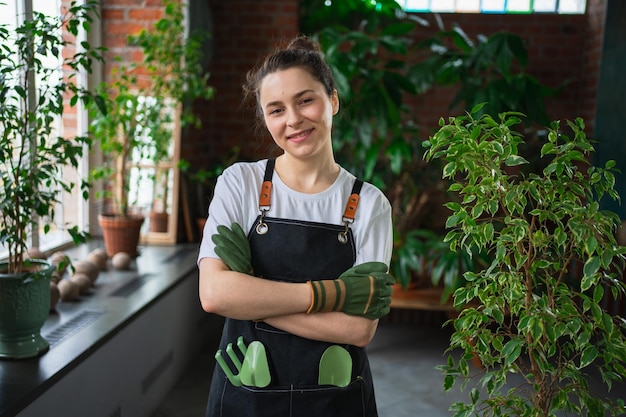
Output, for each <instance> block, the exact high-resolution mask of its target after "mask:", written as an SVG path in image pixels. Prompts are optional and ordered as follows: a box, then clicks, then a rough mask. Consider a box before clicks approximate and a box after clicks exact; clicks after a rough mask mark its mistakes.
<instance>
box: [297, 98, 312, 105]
mask: <svg viewBox="0 0 626 417" xmlns="http://www.w3.org/2000/svg"><path fill="white" fill-rule="evenodd" d="M311 101H313V99H312V98H305V99H303V100H302V101H301V102H300V103H301V104H307V103H310V102H311Z"/></svg>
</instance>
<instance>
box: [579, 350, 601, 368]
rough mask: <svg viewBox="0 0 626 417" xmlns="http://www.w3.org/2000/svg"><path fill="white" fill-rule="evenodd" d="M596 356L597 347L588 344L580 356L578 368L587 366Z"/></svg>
mask: <svg viewBox="0 0 626 417" xmlns="http://www.w3.org/2000/svg"><path fill="white" fill-rule="evenodd" d="M597 357H598V349H597V348H596V347H595V346H593V345H588V346H587V347H586V348H585V349H584V350H583V353H582V355H581V357H580V365H579V366H580V368H584V367H586V366H589V365H590V364H591V363H592V362H593V361H594V360H595V359H596V358H597Z"/></svg>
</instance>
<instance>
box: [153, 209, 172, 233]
mask: <svg viewBox="0 0 626 417" xmlns="http://www.w3.org/2000/svg"><path fill="white" fill-rule="evenodd" d="M169 218H170V216H169V214H167V213H166V212H164V211H151V212H150V231H151V232H154V233H167V223H168V222H169Z"/></svg>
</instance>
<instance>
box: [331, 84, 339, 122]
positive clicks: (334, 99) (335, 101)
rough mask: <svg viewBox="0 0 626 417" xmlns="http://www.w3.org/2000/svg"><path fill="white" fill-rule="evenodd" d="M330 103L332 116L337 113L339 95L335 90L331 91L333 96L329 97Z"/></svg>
mask: <svg viewBox="0 0 626 417" xmlns="http://www.w3.org/2000/svg"><path fill="white" fill-rule="evenodd" d="M330 101H331V103H332V106H333V116H334V115H335V114H337V112H339V95H338V94H337V90H333V95H332V96H331V97H330Z"/></svg>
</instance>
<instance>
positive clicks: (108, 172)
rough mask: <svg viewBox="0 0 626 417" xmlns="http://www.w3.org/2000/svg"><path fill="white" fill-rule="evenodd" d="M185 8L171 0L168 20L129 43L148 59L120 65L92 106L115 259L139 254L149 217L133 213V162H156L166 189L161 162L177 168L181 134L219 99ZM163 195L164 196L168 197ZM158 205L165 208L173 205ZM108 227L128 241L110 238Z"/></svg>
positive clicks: (103, 220)
mask: <svg viewBox="0 0 626 417" xmlns="http://www.w3.org/2000/svg"><path fill="white" fill-rule="evenodd" d="M184 7H185V4H184V3H183V2H178V1H175V0H167V1H165V2H164V15H163V17H162V18H161V19H160V20H158V21H157V22H156V23H155V25H154V26H153V27H152V28H150V29H149V30H143V31H142V32H141V33H139V34H137V35H131V36H129V37H128V44H129V45H130V46H136V47H138V48H140V50H141V52H142V60H141V61H140V62H133V63H130V64H120V65H119V66H117V67H115V68H114V69H113V70H112V74H111V75H110V79H111V80H112V81H111V82H110V83H108V84H107V83H105V84H103V85H102V86H101V87H100V91H101V92H102V96H104V97H105V100H103V101H101V102H98V103H97V105H95V106H93V107H92V110H93V111H92V123H91V127H92V131H93V134H94V137H95V139H96V140H97V141H98V143H99V145H100V148H101V149H102V152H103V154H104V156H105V158H106V159H105V164H104V165H103V166H101V167H98V168H96V169H95V170H93V172H92V175H93V179H94V180H99V179H105V180H109V181H110V183H109V184H105V189H104V192H102V193H99V195H100V196H102V197H105V198H106V199H107V200H108V201H109V202H110V209H109V210H107V212H105V213H102V214H101V215H100V216H99V221H100V225H101V227H102V228H103V234H104V240H105V246H106V248H107V253H108V254H109V255H111V256H112V255H113V254H115V253H117V252H126V253H128V254H129V255H131V256H133V257H135V256H137V246H138V243H139V235H140V230H141V225H142V223H143V220H144V215H143V213H141V212H140V211H139V212H138V211H137V210H134V208H133V201H132V199H131V198H130V196H129V191H130V181H131V178H133V177H132V176H131V171H132V169H133V165H137V164H140V163H141V162H142V161H150V162H151V163H152V165H154V166H155V167H156V169H155V172H154V175H153V177H152V179H153V180H154V181H156V182H158V183H160V184H167V183H168V179H167V177H166V175H167V174H166V173H167V172H169V171H170V170H169V169H161V168H162V167H161V166H160V165H161V164H164V163H166V162H167V163H169V164H170V165H175V164H177V161H172V160H171V152H172V151H171V147H172V143H173V137H174V135H177V134H179V133H180V129H181V128H182V127H184V126H185V125H195V126H197V125H199V123H200V121H199V119H197V118H196V117H195V115H194V114H193V112H192V106H191V104H192V102H193V101H194V100H196V99H206V100H208V99H210V98H211V97H212V96H213V88H212V87H210V86H208V78H209V74H208V73H206V72H204V70H203V68H202V65H201V51H202V49H201V41H202V39H203V37H204V36H205V34H203V33H201V32H195V33H193V34H192V35H191V36H186V29H185V19H184V13H183V8H184ZM118 60H119V61H120V62H121V58H118ZM146 80H149V81H147V82H146ZM166 188H167V187H166ZM158 196H161V197H163V198H164V199H165V197H166V196H167V193H165V192H161V193H159V194H158V195H155V197H158ZM154 206H155V208H157V206H158V208H159V209H160V210H162V211H165V210H166V209H167V201H160V200H159V201H157V202H155V204H154ZM128 224H130V225H132V226H129V225H128ZM109 225H110V226H111V227H112V228H113V230H115V231H117V232H121V233H122V234H123V236H121V237H117V236H116V235H115V234H113V233H109V231H108V226H109ZM118 244H119V245H121V246H118Z"/></svg>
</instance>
